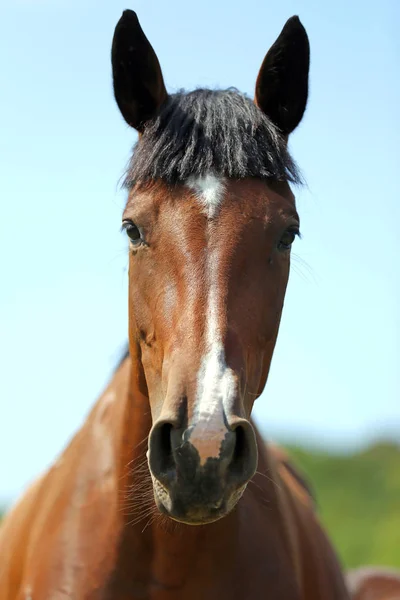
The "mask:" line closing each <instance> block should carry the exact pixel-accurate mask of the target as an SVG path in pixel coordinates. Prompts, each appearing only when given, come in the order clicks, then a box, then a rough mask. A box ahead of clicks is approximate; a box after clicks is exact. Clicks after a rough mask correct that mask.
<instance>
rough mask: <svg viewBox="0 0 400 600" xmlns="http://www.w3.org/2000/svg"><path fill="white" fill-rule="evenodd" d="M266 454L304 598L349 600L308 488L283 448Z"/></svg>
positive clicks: (340, 571)
mask: <svg viewBox="0 0 400 600" xmlns="http://www.w3.org/2000/svg"><path fill="white" fill-rule="evenodd" d="M268 452H269V453H270V457H271V459H272V463H273V464H274V470H275V472H276V475H277V478H278V486H279V489H280V491H279V496H280V504H281V510H282V517H283V520H284V522H285V524H286V529H287V537H288V539H289V545H290V547H291V553H292V557H293V562H294V564H295V567H296V569H295V570H296V571H297V573H298V579H299V583H300V586H301V588H302V590H303V597H304V598H307V600H317V599H319V598H324V600H344V599H346V598H348V597H349V596H348V593H347V589H346V584H345V580H344V575H343V572H342V569H341V566H340V563H339V561H338V558H337V556H336V553H335V551H334V549H333V547H332V545H331V543H330V542H329V540H328V537H327V535H326V534H325V531H324V530H323V527H322V526H321V523H320V521H319V518H318V514H317V511H316V503H315V498H314V494H313V492H312V489H311V486H310V484H309V483H308V481H307V479H306V477H305V476H304V475H303V474H302V473H301V472H300V471H299V470H298V469H297V468H296V467H295V466H294V465H293V463H292V462H291V460H290V458H289V456H288V454H287V453H286V452H285V451H284V450H283V449H282V448H280V447H277V446H269V447H268Z"/></svg>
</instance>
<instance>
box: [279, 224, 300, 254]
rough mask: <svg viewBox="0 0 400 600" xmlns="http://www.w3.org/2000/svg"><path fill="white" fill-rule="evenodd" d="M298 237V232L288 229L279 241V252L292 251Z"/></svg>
mask: <svg viewBox="0 0 400 600" xmlns="http://www.w3.org/2000/svg"><path fill="white" fill-rule="evenodd" d="M296 235H297V231H294V229H288V230H287V231H285V233H284V234H283V236H282V237H281V239H280V240H279V244H278V250H281V251H283V252H284V251H285V250H290V247H291V245H292V244H293V242H294V240H295V237H296Z"/></svg>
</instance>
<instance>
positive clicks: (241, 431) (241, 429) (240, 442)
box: [229, 424, 257, 482]
mask: <svg viewBox="0 0 400 600" xmlns="http://www.w3.org/2000/svg"><path fill="white" fill-rule="evenodd" d="M234 432H235V436H236V440H235V448H234V451H233V457H232V461H231V463H230V465H229V472H230V475H231V476H232V478H233V479H235V480H237V481H242V480H243V482H245V481H247V480H248V479H250V478H251V477H252V476H253V475H254V473H255V470H256V465H257V446H256V441H255V438H254V433H253V430H252V428H251V425H250V424H249V427H246V426H243V425H238V426H237V427H235V429H234Z"/></svg>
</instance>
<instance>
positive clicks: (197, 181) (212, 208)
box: [187, 175, 225, 218]
mask: <svg viewBox="0 0 400 600" xmlns="http://www.w3.org/2000/svg"><path fill="white" fill-rule="evenodd" d="M187 185H188V186H189V187H190V188H191V189H192V190H193V191H194V192H195V194H196V197H197V199H198V201H199V202H200V204H201V205H202V206H203V208H204V209H205V211H206V213H207V215H208V217H209V218H212V217H215V215H216V214H217V212H218V209H219V207H220V205H221V202H222V197H223V195H224V191H225V186H224V181H223V179H222V178H220V177H216V176H215V175H204V177H190V178H189V179H188V181H187Z"/></svg>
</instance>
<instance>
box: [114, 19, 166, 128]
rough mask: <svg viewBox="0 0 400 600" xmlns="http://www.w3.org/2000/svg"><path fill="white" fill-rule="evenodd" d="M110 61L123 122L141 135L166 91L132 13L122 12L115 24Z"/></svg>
mask: <svg viewBox="0 0 400 600" xmlns="http://www.w3.org/2000/svg"><path fill="white" fill-rule="evenodd" d="M111 62H112V70H113V84H114V95H115V100H116V101H117V104H118V107H119V109H120V111H121V113H122V116H123V117H124V119H125V121H126V122H127V123H128V124H129V125H131V126H132V127H134V128H135V129H137V130H138V131H139V132H141V131H143V128H144V125H145V124H146V122H147V121H148V120H149V119H151V118H152V117H154V116H155V115H156V113H157V111H158V109H159V108H160V106H161V104H162V103H163V102H164V100H165V99H166V98H167V91H166V89H165V85H164V79H163V76H162V72H161V67H160V63H159V62H158V58H157V56H156V53H155V52H154V50H153V48H152V47H151V44H150V42H149V41H148V39H147V38H146V36H145V35H144V33H143V30H142V28H141V27H140V24H139V20H138V18H137V16H136V13H135V12H133V11H132V10H125V11H124V12H123V14H122V17H121V18H120V20H119V21H118V23H117V26H116V28H115V32H114V37H113V43H112V51H111Z"/></svg>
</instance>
